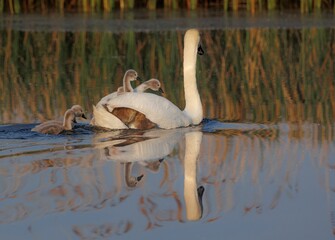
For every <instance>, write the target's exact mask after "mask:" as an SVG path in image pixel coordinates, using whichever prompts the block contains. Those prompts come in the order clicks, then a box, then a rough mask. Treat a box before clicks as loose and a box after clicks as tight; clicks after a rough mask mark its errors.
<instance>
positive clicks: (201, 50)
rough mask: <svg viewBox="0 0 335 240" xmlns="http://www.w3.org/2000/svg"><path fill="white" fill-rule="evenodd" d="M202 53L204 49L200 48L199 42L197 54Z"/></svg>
mask: <svg viewBox="0 0 335 240" xmlns="http://www.w3.org/2000/svg"><path fill="white" fill-rule="evenodd" d="M204 53H205V51H204V49H202V47H201V45H200V44H199V46H198V54H199V55H204Z"/></svg>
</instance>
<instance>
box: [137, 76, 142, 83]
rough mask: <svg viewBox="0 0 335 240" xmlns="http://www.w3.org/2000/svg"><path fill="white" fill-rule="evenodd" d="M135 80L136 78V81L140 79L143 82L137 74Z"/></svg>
mask: <svg viewBox="0 0 335 240" xmlns="http://www.w3.org/2000/svg"><path fill="white" fill-rule="evenodd" d="M135 80H136V81H139V82H140V83H142V82H143V81H142V79H141V78H140V77H139V76H137V77H136V79H135Z"/></svg>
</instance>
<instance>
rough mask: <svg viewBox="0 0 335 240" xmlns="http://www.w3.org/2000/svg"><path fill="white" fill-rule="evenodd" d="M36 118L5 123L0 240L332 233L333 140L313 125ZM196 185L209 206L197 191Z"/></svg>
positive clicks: (0, 130) (0, 135)
mask: <svg viewBox="0 0 335 240" xmlns="http://www.w3.org/2000/svg"><path fill="white" fill-rule="evenodd" d="M34 126H35V124H15V125H3V126H1V127H0V146H1V147H0V196H1V198H0V223H1V224H0V237H1V239H46V238H48V239H111V238H118V239H135V238H136V239H138V238H140V239H158V238H159V239H170V238H171V233H173V234H174V236H176V238H178V239H179V238H186V239H222V237H226V238H228V239H246V238H248V239H249V238H250V236H252V238H250V239H332V237H333V235H332V231H333V227H334V221H333V217H334V207H335V206H334V201H333V200H334V192H333V191H332V189H333V188H334V181H333V180H334V170H333V168H332V166H333V165H334V160H333V156H334V153H335V150H334V149H335V147H334V141H325V140H322V141H319V140H318V139H319V136H320V135H319V136H318V134H320V132H319V130H318V129H319V126H318V125H316V124H306V125H305V126H303V127H301V126H300V127H299V126H294V125H287V124H284V123H281V124H278V125H274V124H273V125H261V124H248V123H236V124H235V123H225V122H220V121H218V120H211V119H205V120H204V121H203V123H202V125H201V126H198V127H189V128H181V129H177V130H150V131H106V132H104V131H99V130H96V129H93V128H91V127H90V126H89V125H88V124H85V123H81V124H78V125H76V127H75V129H74V131H73V132H72V133H67V134H63V135H59V136H50V135H43V134H39V133H35V132H31V131H30V130H31V128H33V127H34ZM296 129H300V130H299V132H300V133H303V135H302V137H295V136H296V134H293V133H294V132H295V131H296ZM315 134H316V135H315ZM199 138H200V139H201V142H198V141H197V139H199ZM134 139H136V140H134ZM130 140H132V142H129V141H130ZM197 151H199V154H198V155H196V154H195V155H194V153H196V152H197ZM193 155H194V156H193ZM187 156H188V157H187ZM197 156H198V157H197ZM127 166H128V167H130V168H129V169H130V171H129V172H127V171H126V169H127ZM192 169H195V172H194V171H193V170H192ZM142 175H143V178H142V179H140V180H139V181H137V183H136V184H134V185H131V184H129V183H128V181H127V179H128V177H129V176H130V177H137V176H142ZM127 176H128V177H127ZM186 176H187V177H186ZM194 183H195V184H196V185H194V186H193V184H194ZM199 186H203V187H204V189H205V191H204V194H203V196H202V198H199V199H202V208H201V207H200V208H196V207H195V205H194V202H198V203H199V199H198V197H195V198H193V197H194V196H193V197H192V194H191V195H190V191H191V192H193V193H196V188H197V187H199ZM187 189H188V190H187ZM199 206H200V205H199ZM197 209H198V210H197ZM199 209H200V210H199ZM188 211H190V212H191V213H193V214H195V217H194V218H193V219H192V217H190V216H189V215H188ZM199 211H200V212H199Z"/></svg>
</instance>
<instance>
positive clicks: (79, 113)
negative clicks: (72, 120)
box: [71, 105, 87, 119]
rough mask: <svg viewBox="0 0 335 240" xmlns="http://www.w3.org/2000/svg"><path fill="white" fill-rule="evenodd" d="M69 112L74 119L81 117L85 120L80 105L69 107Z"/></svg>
mask: <svg viewBox="0 0 335 240" xmlns="http://www.w3.org/2000/svg"><path fill="white" fill-rule="evenodd" d="M71 110H72V111H73V113H74V115H75V117H82V118H85V119H87V118H86V116H85V113H84V110H83V108H82V107H81V106H80V105H73V106H72V107H71Z"/></svg>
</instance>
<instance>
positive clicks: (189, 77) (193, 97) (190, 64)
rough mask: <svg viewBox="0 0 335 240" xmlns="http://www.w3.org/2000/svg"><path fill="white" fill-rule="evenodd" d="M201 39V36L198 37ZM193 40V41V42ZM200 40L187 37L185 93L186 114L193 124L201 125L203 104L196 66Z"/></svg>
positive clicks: (185, 49) (184, 65) (184, 64)
mask: <svg viewBox="0 0 335 240" xmlns="http://www.w3.org/2000/svg"><path fill="white" fill-rule="evenodd" d="M197 37H198V38H199V36H197ZM192 40H193V41H192ZM198 42H199V39H197V40H196V41H195V39H190V38H186V37H185V42H184V44H185V46H184V63H183V68H184V91H185V101H186V106H185V109H184V112H185V114H186V115H188V116H189V117H190V118H191V119H192V124H199V123H200V122H201V121H202V118H203V111H202V104H201V99H200V95H199V92H198V87H197V79H196V64H197V49H198Z"/></svg>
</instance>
